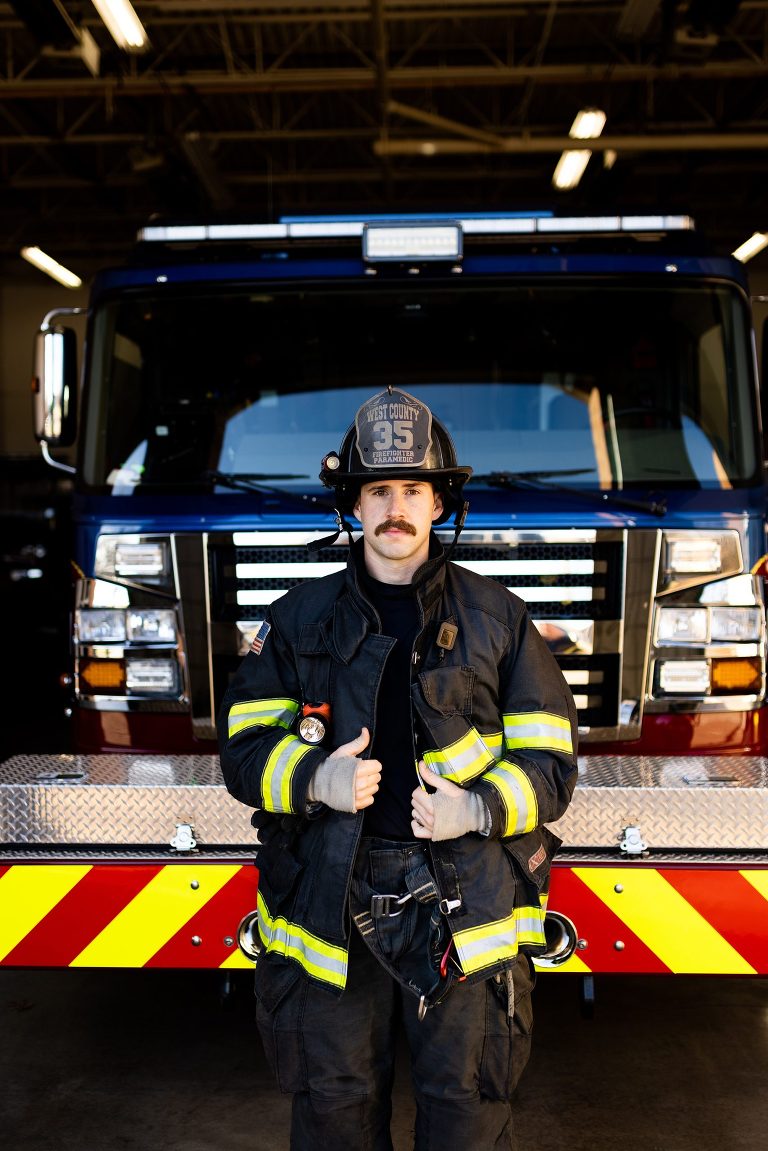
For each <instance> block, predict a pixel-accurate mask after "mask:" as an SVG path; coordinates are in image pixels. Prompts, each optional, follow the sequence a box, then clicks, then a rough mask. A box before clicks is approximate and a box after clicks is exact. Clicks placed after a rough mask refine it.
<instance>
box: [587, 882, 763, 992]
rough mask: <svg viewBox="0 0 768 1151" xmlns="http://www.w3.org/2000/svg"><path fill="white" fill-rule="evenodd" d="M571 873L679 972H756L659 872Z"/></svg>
mask: <svg viewBox="0 0 768 1151" xmlns="http://www.w3.org/2000/svg"><path fill="white" fill-rule="evenodd" d="M573 874H574V875H576V876H578V878H579V879H580V880H581V881H582V882H583V883H585V884H586V886H587V887H588V888H589V889H590V891H593V892H594V893H595V895H597V896H598V898H599V899H601V900H602V901H603V903H605V904H606V906H607V907H609V908H610V909H611V911H612V912H613V913H614V914H615V915H617V916H618V917H619V919H620V920H621V921H622V922H623V923H626V925H627V927H628V928H629V929H630V930H631V931H633V932H634V934H635V935H636V936H637V937H638V938H639V939H641V940H642V941H643V943H644V944H645V945H646V946H647V947H648V948H650V950H651V951H652V952H653V953H654V955H658V957H659V959H660V960H661V961H662V963H665V964H666V965H667V967H669V968H670V970H671V971H673V972H674V973H675V974H676V975H699V974H701V975H754V974H755V969H754V968H753V967H752V966H751V964H749V963H747V961H746V959H744V958H743V957H742V956H741V955H739V953H738V952H737V951H736V950H735V949H734V948H733V947H731V945H730V943H728V941H727V940H726V939H723V937H722V935H720V934H719V932H718V931H716V930H715V928H714V927H713V926H712V924H711V923H708V922H707V920H706V919H705V918H704V917H703V915H701V914H700V913H699V912H698V911H697V910H696V908H695V907H692V906H691V904H690V903H688V901H687V900H686V899H684V898H683V896H682V895H680V893H679V892H678V891H676V890H675V888H674V887H673V886H672V884H671V883H669V882H668V881H667V880H666V879H665V878H664V876H663V875H660V874H659V872H658V871H655V870H653V869H652V868H646V867H643V868H637V869H635V868H629V867H621V868H614V867H607V868H602V867H594V868H592V867H574V868H573ZM617 888H618V890H617Z"/></svg>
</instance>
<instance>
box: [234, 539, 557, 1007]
mask: <svg viewBox="0 0 768 1151" xmlns="http://www.w3.org/2000/svg"><path fill="white" fill-rule="evenodd" d="M362 546H363V545H362V540H360V541H358V542H357V543H356V544H354V545H353V547H352V548H351V549H350V557H349V561H348V564H347V568H346V570H345V571H343V572H339V573H337V574H334V575H330V576H326V577H323V578H320V579H317V580H313V581H311V582H309V583H306V584H302V585H300V586H298V587H296V588H294V589H292V590H291V591H289V592H287V593H286V595H284V596H283V597H281V598H280V599H279V600H278V601H277V602H276V603H274V604H273V605H272V607H271V609H270V610H269V612H268V614H267V617H266V619H265V621H264V624H263V625H262V627H261V629H260V631H259V634H258V635H257V637H256V639H255V641H254V645H253V648H252V650H251V651H250V652H249V653H248V655H247V656H246V657H245V659H244V660H243V662H242V664H241V666H240V668H239V670H238V672H237V674H236V676H235V678H234V679H233V681H232V684H231V686H230V688H229V689H228V691H227V694H226V696H225V699H224V702H223V705H222V709H221V714H220V717H219V731H220V733H221V736H220V740H221V764H222V770H223V774H224V779H225V782H226V785H227V787H228V789H229V791H230V792H231V793H232V794H233V795H234V796H235V797H236V798H237V799H239V800H241V801H242V802H243V803H245V804H248V805H249V806H251V807H254V808H256V809H257V811H256V812H255V814H254V817H253V821H254V824H255V825H256V826H257V827H258V828H259V831H260V839H261V842H262V846H261V848H260V850H259V856H258V861H257V862H258V866H259V871H260V878H259V903H258V923H259V933H260V936H261V942H262V947H263V949H264V950H265V951H266V952H267V953H268V954H270V955H271V956H272V957H273V958H274V960H275V961H276V962H278V963H283V964H284V966H285V971H284V974H285V980H286V983H287V982H290V981H292V979H293V978H294V977H295V976H296V974H298V973H299V972H301V973H303V974H304V975H305V976H306V977H308V978H310V979H312V980H316V981H317V982H318V983H320V984H322V985H323V986H324V987H326V988H327V989H329V990H331V991H333V992H335V993H337V994H341V992H342V991H343V988H344V985H345V982H346V973H347V955H348V942H349V931H350V918H349V908H348V901H349V889H350V882H351V877H352V871H353V867H354V861H355V856H356V853H357V851H358V847H359V844H360V837H361V834H362V825H363V812H358V813H356V814H345V813H342V812H337V811H334V810H331V809H329V808H327V807H325V806H324V805H317V804H310V803H308V799H307V791H308V786H309V782H310V780H311V778H312V775H313V772H314V771H315V768H316V767H317V766H318V764H319V763H320V762H321V761H322V760H323V759H325V758H326V757H327V755H328V754H329V753H330V752H331V751H332V750H333V749H334V748H335V747H338V746H341V745H342V744H345V743H347V742H349V741H350V740H352V739H354V738H356V737H357V736H358V735H359V734H360V730H361V728H362V727H367V728H368V729H369V731H370V733H371V738H373V735H374V732H375V730H376V723H377V714H376V705H377V696H378V693H379V688H380V684H381V678H382V672H383V668H384V664H385V661H386V659H387V656H388V654H389V652H390V651H391V649H392V647H393V646H394V643H395V641H394V640H393V639H391V638H389V637H387V636H384V635H382V634H381V630H380V623H379V620H378V616H377V614H376V612H375V610H374V608H373V606H372V605H371V604H370V603H369V601H368V600H367V599H366V597H365V595H364V594H363V592H362V590H361V584H360V581H359V579H358V565H362V563H363V558H362ZM413 583H414V585H415V586H416V587H417V596H418V603H419V607H420V613H421V623H422V627H421V631H420V633H419V635H418V637H417V639H416V642H415V645H414V651H413V656H412V663H411V679H412V682H411V708H412V714H411V715H410V716H409V715H404V716H403V720H402V721H403V723H407V724H409V725H411V727H412V729H413V728H414V727H415V728H416V729H418V731H419V750H418V756H419V757H420V758H423V759H424V760H425V762H426V763H427V765H428V766H429V767H430V768H431V769H432V770H433V771H435V772H438V773H439V774H440V775H442V776H444V777H445V778H446V779H449V780H452V781H453V782H454V783H456V784H458V785H460V786H461V787H468V788H472V789H473V790H474V791H477V792H479V793H480V795H481V796H482V798H483V800H484V801H485V804H486V806H487V808H488V811H489V812H490V831H489V834H487V835H480V834H475V833H472V834H468V835H464V836H461V837H460V838H458V839H453V840H447V841H444V842H437V843H431V842H430V843H429V851H430V855H431V860H432V864H433V870H434V875H435V878H436V881H437V887H438V890H439V894H440V896H441V897H442V899H443V900H444V901H445V904H444V905H445V907H446V908H450V907H451V905H452V904H455V903H457V902H458V906H457V907H454V908H453V909H452V910H449V911H448V912H447V923H448V926H449V929H450V931H451V934H452V937H453V943H454V945H455V953H456V956H457V958H458V961H459V963H460V965H461V968H462V971H463V973H464V975H466V976H467V977H468V978H469V979H470V980H472V981H475V980H479V979H484V978H488V977H489V976H491V975H493V974H495V973H496V972H497V971H500V970H503V969H505V968H508V967H510V966H511V965H512V964H513V963H514V961H515V957H516V955H517V952H518V949H520V948H524V949H525V950H526V951H528V952H529V953H533V954H535V953H536V952H537V951H538V952H541V951H543V950H544V913H545V904H546V891H547V887H548V878H549V867H550V862H551V858H552V855H553V853H554V851H555V850H556V848H557V846H558V845H559V840H557V838H556V837H555V836H554V835H553V834H552V833H551V832H550V831H549V830H548V829H547V828H546V827H545V826H544V825H545V824H547V823H550V822H552V821H555V820H557V819H559V817H560V816H561V815H562V814H563V812H564V811H565V809H566V807H567V806H568V803H569V801H570V798H571V795H572V792H573V788H574V785H575V782H576V738H577V728H576V713H575V707H574V703H573V698H572V696H571V693H570V690H569V689H568V686H567V685H566V683H565V680H564V679H563V676H562V674H561V672H560V669H559V668H558V666H557V664H556V662H555V660H554V657H553V656H552V655H551V653H550V651H549V649H548V648H547V646H546V644H545V643H544V641H543V640H542V639H541V637H540V635H539V633H538V631H537V630H536V628H535V627H534V626H533V624H532V623H531V620H530V618H529V616H528V612H527V609H526V606H525V604H524V603H523V602H522V601H521V600H520V599H518V598H517V597H516V596H514V595H513V594H512V593H510V592H508V591H507V590H506V589H505V588H503V587H502V586H501V585H499V584H497V583H495V582H494V581H492V580H489V579H487V578H485V577H483V576H479V575H477V574H475V573H474V572H471V571H468V570H466V569H464V568H462V567H459V566H457V565H456V564H454V563H451V562H448V561H446V557H445V553H444V551H443V549H442V546H441V545H440V544H439V542H438V541H437V539H436V537H434V536H432V538H431V541H430V558H429V560H428V561H427V563H426V564H425V565H424V566H423V567H422V568H421V569H420V571H419V572H417V573H416V576H415V577H414V580H413ZM445 624H451V625H453V628H450V629H447V630H445V629H444V625H445ZM454 628H455V629H456V631H455V632H454V631H453V629H454ZM446 637H447V638H446ZM451 637H452V638H453V643H452V646H446V644H448V645H450V643H451ZM438 640H440V641H441V642H440V643H438ZM320 703H330V706H331V735H330V739H328V740H326V741H325V742H326V745H327V746H320V747H318V746H310V745H309V744H307V743H304V742H303V741H302V740H301V739H299V738H298V736H297V735H296V734H295V728H296V721H297V717H298V718H301V710H302V707H303V705H305V704H313V705H317V704H320ZM416 757H417V753H416V751H415V750H414V775H413V780H414V787H415V786H417V784H418V783H420V782H421V780H420V777H419V775H418V771H417V767H416Z"/></svg>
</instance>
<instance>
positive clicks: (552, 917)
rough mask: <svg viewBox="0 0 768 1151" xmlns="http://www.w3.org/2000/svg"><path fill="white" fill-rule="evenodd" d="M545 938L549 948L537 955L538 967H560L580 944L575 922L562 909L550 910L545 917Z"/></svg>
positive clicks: (536, 962)
mask: <svg viewBox="0 0 768 1151" xmlns="http://www.w3.org/2000/svg"><path fill="white" fill-rule="evenodd" d="M544 938H545V940H546V944H547V950H546V951H545V952H544V954H543V955H537V956H535V958H534V960H533V962H534V964H535V966H536V967H559V966H560V964H561V963H565V962H566V960H568V959H570V958H571V956H572V955H573V953H574V952H575V951H576V948H577V947H578V944H579V934H578V932H577V930H576V927H575V924H574V923H573V921H572V920H570V919H569V918H568V916H567V915H563V914H562V912H560V911H548V912H547V914H546V918H545V919H544Z"/></svg>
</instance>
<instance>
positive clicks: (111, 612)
mask: <svg viewBox="0 0 768 1151" xmlns="http://www.w3.org/2000/svg"><path fill="white" fill-rule="evenodd" d="M77 633H78V638H79V640H80V642H81V643H124V642H125V612H124V611H120V610H118V609H114V608H79V609H78V612H77Z"/></svg>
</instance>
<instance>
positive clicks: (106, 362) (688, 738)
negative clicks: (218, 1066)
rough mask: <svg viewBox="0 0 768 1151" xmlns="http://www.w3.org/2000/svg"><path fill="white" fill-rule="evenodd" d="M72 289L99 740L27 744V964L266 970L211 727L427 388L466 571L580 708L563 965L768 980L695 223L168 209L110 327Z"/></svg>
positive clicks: (88, 671)
mask: <svg viewBox="0 0 768 1151" xmlns="http://www.w3.org/2000/svg"><path fill="white" fill-rule="evenodd" d="M68 311H71V309H66V308H63V309H60V310H57V311H52V312H50V313H49V314H48V315H47V316H46V317H45V319H44V321H43V324H42V327H41V330H40V332H39V333H38V335H37V343H36V359H35V365H36V366H35V379H36V395H35V401H34V408H35V422H36V434H37V437H38V439H39V441H40V443H41V446H42V451H43V455H44V456H45V458H46V459H47V460H48V461H49V462H50V463H51V464H52V465H53V466H56V467H65V468H68V469H69V470H70V471H71V472H72V473H73V474H72V477H71V478H72V482H73V484H74V494H73V498H72V508H71V516H72V528H71V558H72V573H73V601H72V615H71V647H72V667H71V677H70V678H71V693H72V702H71V711H72V731H73V739H72V745H71V747H70V748H69V749H68V750H67V751H66V753H62V754H59V755H14V756H12V757H11V758H9V759H8V760H7V761H6V762H5V763H3V764H2V765H0V822H1V824H2V831H1V833H0V840H1V841H2V846H1V848H0V909H1V911H0V963H1V964H5V965H15V966H23V965H31V966H56V967H65V966H73V967H83V966H85V967H185V968H193V967H201V968H208V969H210V968H220V969H222V970H223V971H225V972H228V971H231V970H232V969H236V968H247V967H249V966H250V965H252V963H253V962H254V961H255V960H256V959H257V955H258V946H259V944H258V934H257V930H256V928H255V925H254V909H255V906H256V893H257V882H258V841H257V836H256V832H255V831H254V830H253V828H252V827H251V824H250V820H249V816H250V812H249V811H248V810H247V809H246V808H245V807H242V806H241V805H239V804H238V803H236V802H235V801H234V800H233V799H232V798H231V797H230V796H229V795H228V794H227V792H226V790H225V789H224V786H223V784H222V780H221V775H220V768H219V761H218V758H217V754H216V746H217V745H216V739H215V736H216V733H215V717H216V715H217V710H218V706H219V703H220V701H221V698H222V694H223V692H224V689H225V687H226V685H227V683H228V681H229V679H230V677H231V675H232V673H233V671H234V669H235V668H236V667H237V665H238V663H239V661H240V660H241V659H242V657H243V655H244V654H245V652H246V651H247V650H248V647H249V644H250V643H251V640H252V637H253V635H254V634H255V632H256V631H257V629H258V628H259V626H260V622H261V620H262V618H263V614H264V611H265V609H266V608H267V607H268V605H269V604H271V603H272V602H274V601H275V600H276V599H277V598H278V597H279V596H281V595H282V594H283V593H284V592H285V591H286V590H287V589H288V588H289V587H291V586H292V585H294V584H296V583H300V582H301V581H303V580H310V579H314V578H316V577H317V576H320V575H323V574H325V573H329V572H333V571H336V570H338V569H339V568H340V567H341V566H342V565H344V563H345V557H346V553H347V548H348V546H349V545H348V542H347V539H346V537H345V536H344V535H342V536H340V537H339V538H338V539H337V541H336V542H335V543H329V542H328V537H329V535H330V536H332V535H333V531H334V524H335V515H334V509H333V506H332V500H331V495H330V493H329V492H328V491H327V490H325V489H323V488H322V486H321V484H320V482H319V480H318V471H319V467H320V462H321V460H322V458H323V457H324V456H325V455H326V453H327V452H328V451H330V450H332V449H334V448H336V447H338V444H339V443H340V440H341V437H342V435H343V433H344V431H345V429H346V427H347V426H348V424H349V422H350V419H351V417H352V415H353V414H354V412H355V410H356V409H357V408H358V407H359V405H360V404H361V403H362V402H363V401H364V400H366V399H367V398H368V397H370V395H371V394H373V393H374V392H376V391H380V390H381V389H382V388H384V387H386V386H387V385H388V384H396V385H397V386H398V387H400V388H404V389H405V390H406V391H408V392H409V393H411V394H414V395H416V396H418V397H419V398H420V399H421V400H423V401H424V402H425V403H426V404H428V405H429V406H430V407H431V408H433V410H434V411H435V412H436V413H438V415H439V417H440V419H441V421H442V422H443V423H444V424H445V425H446V427H447V428H448V430H449V431H450V433H451V435H452V437H453V439H454V441H455V443H456V446H457V451H458V455H459V458H460V459H461V461H462V462H466V463H467V464H471V465H472V467H473V469H474V474H473V477H472V479H471V481H470V483H469V484H468V485H467V489H466V490H467V493H468V496H469V500H470V511H469V516H468V519H467V521H466V525H465V528H464V531H463V533H462V534H461V537H460V540H459V542H458V545H457V547H456V548H455V550H454V552H453V557H452V558H453V560H454V561H455V562H456V563H459V564H462V565H465V566H467V567H469V568H472V569H474V570H476V571H478V572H482V573H483V574H484V575H487V576H489V577H490V578H491V579H494V580H497V581H499V582H500V583H502V584H503V585H504V586H506V587H508V588H509V589H510V590H512V591H513V592H514V593H516V594H517V595H518V596H521V597H522V598H523V599H524V600H525V601H526V603H527V605H528V608H529V611H530V613H531V617H532V619H533V620H534V622H535V624H536V626H537V627H538V628H539V630H540V632H541V634H542V635H543V636H544V638H545V639H546V641H547V643H548V644H549V645H550V647H551V650H552V651H553V653H554V654H555V656H556V658H557V660H558V662H559V664H560V666H561V668H562V670H563V673H564V675H565V678H566V680H567V682H568V683H569V685H570V687H571V690H572V691H573V694H574V697H575V700H576V704H577V707H578V711H579V717H580V727H581V743H580V782H579V785H578V787H577V790H576V794H575V797H574V800H573V803H572V806H571V808H570V809H569V811H568V812H567V814H566V815H565V817H564V818H563V819H562V820H561V821H559V823H558V824H557V825H555V826H554V828H553V830H554V831H555V832H556V834H558V835H559V836H560V838H561V839H562V840H563V847H562V849H561V850H560V852H559V854H558V855H557V857H556V860H555V865H554V870H553V877H552V884H551V892H550V894H549V900H548V913H547V928H548V935H547V939H548V951H547V954H546V955H545V956H543V957H542V958H541V959H540V960H538V962H539V964H540V965H541V966H542V967H545V968H549V969H551V970H553V971H560V972H575V973H579V974H581V975H582V976H583V977H584V983H585V986H588V984H589V981H591V980H592V979H593V977H594V975H595V974H596V973H614V974H615V973H640V972H643V973H645V972H648V973H650V972H656V973H710V974H715V973H718V974H745V975H746V974H766V973H768V850H767V842H768V834H767V833H768V757H767V750H768V710H767V708H766V644H767V639H768V637H767V634H766V613H765V592H764V573H765V568H766V560H765V553H766V551H767V550H768V548H767V547H766V494H767V491H766V474H765V469H764V461H763V454H764V453H763V442H762V429H761V418H760V394H759V388H758V382H757V370H756V354H755V344H754V338H753V332H754V324H753V321H752V318H751V308H750V299H749V293H748V285H747V282H746V279H745V276H744V271H743V268H742V266H741V265H740V264H738V263H736V262H735V261H734V260H732V259H731V258H724V257H718V256H716V255H713V254H712V253H711V252H709V251H708V250H707V248H706V245H705V244H704V242H703V241H702V239H701V238H700V237H699V236H698V234H697V232H696V230H695V229H694V228H693V226H692V222H691V221H690V219H688V218H687V217H684V216H674V217H670V216H656V217H622V216H611V217H601V218H584V217H579V218H564V217H557V216H553V215H549V214H534V215H530V216H523V215H515V214H509V215H504V214H495V215H489V214H466V215H457V216H445V215H438V216H428V217H427V216H424V217H416V216H371V217H362V216H345V217H333V218H329V217H325V218H284V219H282V220H280V221H279V222H277V223H261V224H248V225H242V226H239V225H234V224H218V225H215V224H210V225H197V224H195V225H177V224H170V223H169V224H163V223H156V224H153V225H152V226H148V227H147V228H145V229H144V230H143V232H142V234H141V236H140V239H139V243H138V244H137V248H136V254H135V258H133V259H132V260H131V261H130V262H129V263H127V264H126V265H125V266H122V267H118V268H113V269H110V270H106V271H104V272H103V273H101V274H99V275H98V276H97V278H96V279H95V281H94V283H93V286H92V290H91V295H90V303H89V306H88V309H87V330H86V339H85V345H84V347H83V348H82V349H78V347H77V343H78V340H77V337H76V335H75V332H74V329H73V328H72V324H71V322H70V321H69V320H68V316H67V312H68ZM78 357H79V358H80V361H81V369H78V368H77V366H76V365H77V363H78ZM75 441H76V442H77V463H76V465H72V464H67V463H62V460H61V454H60V451H58V450H57V449H62V448H65V447H67V446H68V445H71V444H74V443H75ZM451 538H452V531H447V533H446V542H450V539H451ZM318 541H323V542H322V543H321V546H319V547H315V548H314V549H312V548H309V547H308V545H310V544H317V542H318ZM254 861H255V863H256V866H254Z"/></svg>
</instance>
